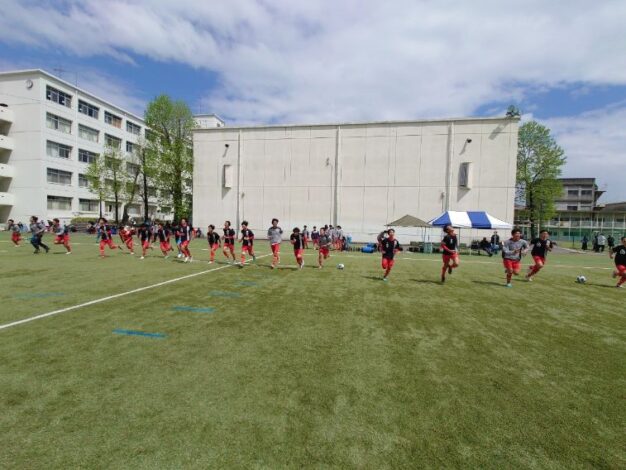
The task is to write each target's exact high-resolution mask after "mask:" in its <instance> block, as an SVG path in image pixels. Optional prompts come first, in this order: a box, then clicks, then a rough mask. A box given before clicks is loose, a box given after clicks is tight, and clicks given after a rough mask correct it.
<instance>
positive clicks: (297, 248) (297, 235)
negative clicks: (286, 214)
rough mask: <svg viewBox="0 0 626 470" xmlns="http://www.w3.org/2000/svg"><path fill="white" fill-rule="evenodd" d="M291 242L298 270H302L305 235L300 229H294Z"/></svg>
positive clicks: (290, 238)
mask: <svg viewBox="0 0 626 470" xmlns="http://www.w3.org/2000/svg"><path fill="white" fill-rule="evenodd" d="M289 241H290V242H291V244H292V245H293V254H294V255H295V257H296V263H298V268H300V269H302V268H303V267H304V259H302V257H303V255H304V235H302V233H301V232H300V229H299V228H298V227H296V228H294V229H293V233H292V234H291V236H290V237H289Z"/></svg>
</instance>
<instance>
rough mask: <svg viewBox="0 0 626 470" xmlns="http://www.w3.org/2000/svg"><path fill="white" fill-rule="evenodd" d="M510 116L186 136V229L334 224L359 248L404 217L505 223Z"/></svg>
mask: <svg viewBox="0 0 626 470" xmlns="http://www.w3.org/2000/svg"><path fill="white" fill-rule="evenodd" d="M517 135H518V119H517V118H507V117H502V118H464V119H445V120H428V121H410V122H373V123H365V124H323V125H290V126H258V127H228V126H226V127H221V128H214V129H197V130H195V131H194V139H193V140H194V142H193V143H194V178H193V188H194V192H193V222H194V225H197V226H202V227H205V226H206V225H208V224H209V223H213V224H221V223H222V222H223V221H224V220H226V219H229V220H231V221H232V222H233V223H237V224H239V223H240V222H241V221H242V220H244V219H247V220H248V221H249V222H250V224H251V227H252V228H253V229H257V230H260V233H259V235H261V236H264V229H265V228H267V227H268V226H269V223H270V220H271V219H272V218H273V217H277V218H279V219H280V220H281V225H282V226H283V228H286V229H287V228H288V229H291V228H292V227H294V226H300V227H302V225H304V224H307V225H308V226H309V227H311V226H312V225H317V226H320V225H322V224H324V223H332V224H334V225H341V226H342V227H343V228H344V230H345V231H347V232H349V233H350V234H352V236H353V238H354V239H355V240H357V241H365V240H371V239H372V237H373V234H375V233H378V231H380V230H381V228H382V227H383V226H384V225H385V224H386V223H388V222H389V221H392V220H394V219H397V218H399V217H401V216H403V215H405V214H410V215H414V216H417V217H419V218H421V219H424V220H428V219H430V218H433V217H435V216H437V215H439V214H440V213H441V212H442V211H444V210H447V209H449V210H485V211H487V212H489V213H490V214H492V215H494V216H495V217H498V218H500V219H502V220H505V221H508V222H513V215H514V214H513V211H514V199H515V171H516V155H517Z"/></svg>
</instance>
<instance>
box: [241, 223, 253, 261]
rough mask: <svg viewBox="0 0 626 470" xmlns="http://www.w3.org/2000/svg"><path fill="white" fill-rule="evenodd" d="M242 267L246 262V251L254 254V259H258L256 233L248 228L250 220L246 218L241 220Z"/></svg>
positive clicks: (251, 254)
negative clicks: (255, 253)
mask: <svg viewBox="0 0 626 470" xmlns="http://www.w3.org/2000/svg"><path fill="white" fill-rule="evenodd" d="M239 241H240V242H241V267H243V265H244V264H245V262H246V253H248V254H249V255H250V256H252V261H256V256H254V233H252V230H250V229H249V228H248V222H247V221H246V220H244V221H243V222H241V240H239Z"/></svg>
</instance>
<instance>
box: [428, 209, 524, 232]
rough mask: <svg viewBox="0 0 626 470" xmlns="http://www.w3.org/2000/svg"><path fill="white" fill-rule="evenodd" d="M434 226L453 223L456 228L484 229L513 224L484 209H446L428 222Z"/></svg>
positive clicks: (508, 227)
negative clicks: (465, 210) (459, 210)
mask: <svg viewBox="0 0 626 470" xmlns="http://www.w3.org/2000/svg"><path fill="white" fill-rule="evenodd" d="M428 223H429V224H430V225H432V226H434V227H445V226H446V225H452V226H453V227H456V228H474V229H482V230H498V229H503V230H504V229H510V228H512V227H513V226H512V225H511V224H509V223H507V222H504V221H503V220H500V219H497V218H495V217H494V216H492V215H489V214H488V213H486V212H484V211H467V212H458V211H446V212H444V213H443V214H441V215H440V216H438V217H435V218H434V219H432V220H431V221H429V222H428Z"/></svg>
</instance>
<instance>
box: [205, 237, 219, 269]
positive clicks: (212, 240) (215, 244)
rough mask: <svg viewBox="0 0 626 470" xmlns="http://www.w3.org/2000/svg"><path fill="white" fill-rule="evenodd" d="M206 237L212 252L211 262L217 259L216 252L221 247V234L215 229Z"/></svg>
mask: <svg viewBox="0 0 626 470" xmlns="http://www.w3.org/2000/svg"><path fill="white" fill-rule="evenodd" d="M206 239H207V242H208V243H209V250H210V252H211V258H210V262H211V263H212V262H214V261H215V252H216V251H217V249H218V248H219V247H220V236H219V235H218V234H217V232H215V231H213V232H211V233H207V235H206Z"/></svg>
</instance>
